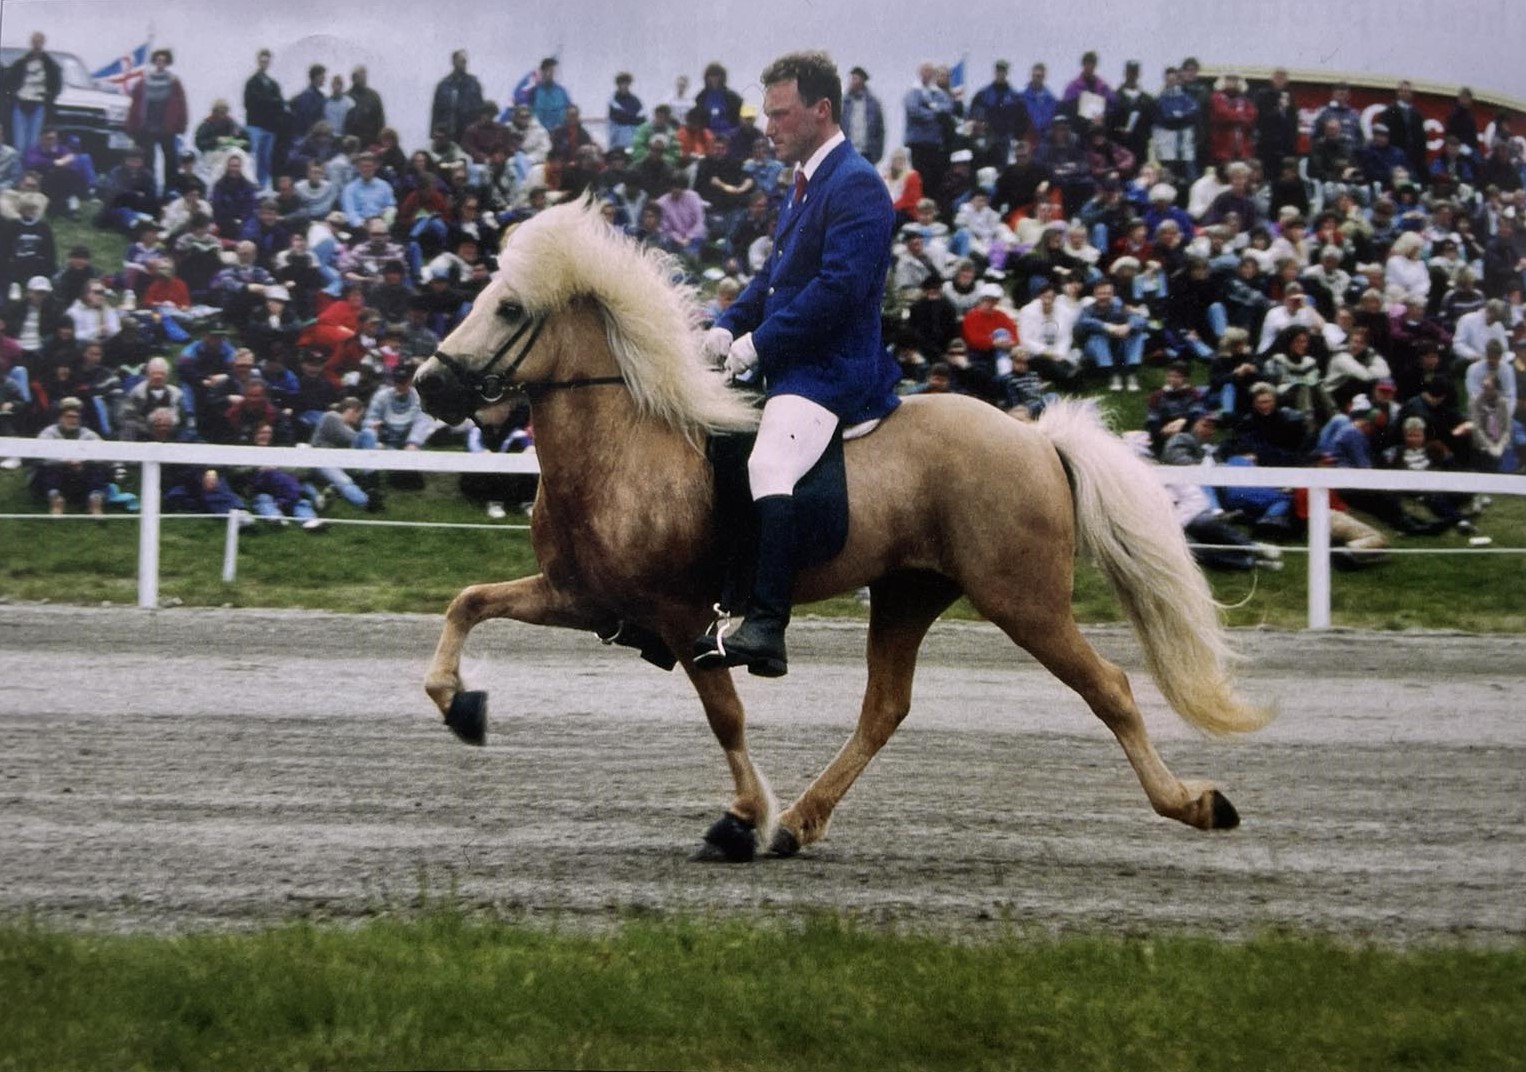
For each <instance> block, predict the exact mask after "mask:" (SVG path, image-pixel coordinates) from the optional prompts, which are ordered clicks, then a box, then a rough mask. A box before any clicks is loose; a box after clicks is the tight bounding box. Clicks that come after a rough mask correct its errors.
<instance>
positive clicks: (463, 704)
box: [424, 573, 607, 744]
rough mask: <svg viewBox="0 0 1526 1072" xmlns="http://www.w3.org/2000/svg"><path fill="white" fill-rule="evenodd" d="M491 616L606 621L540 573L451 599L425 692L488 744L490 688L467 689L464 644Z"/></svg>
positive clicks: (476, 740) (458, 727) (454, 724)
mask: <svg viewBox="0 0 1526 1072" xmlns="http://www.w3.org/2000/svg"><path fill="white" fill-rule="evenodd" d="M489 618H512V619H514V620H515V621H520V622H527V623H529V624H530V625H554V626H562V627H564V628H567V629H594V628H596V627H598V626H599V625H601V624H604V621H605V619H606V618H607V615H604V614H601V613H600V612H599V611H598V609H597V608H594V607H592V606H589V605H588V604H587V603H586V602H585V601H583V600H581V599H580V598H578V597H577V596H575V595H573V594H571V593H568V592H564V591H562V590H560V589H557V588H555V587H553V586H552V584H551V583H550V582H549V581H547V580H546V577H545V574H540V573H537V574H536V575H535V576H533V577H523V578H520V579H519V580H517V581H505V582H503V583H501V584H475V585H472V587H470V588H467V589H464V590H463V591H462V592H461V594H460V595H458V596H456V598H455V599H453V600H451V603H450V607H449V609H447V610H446V612H445V628H444V629H443V630H441V632H440V642H439V643H438V644H437V645H436V646H435V652H434V660H433V661H432V662H431V663H430V664H429V673H428V674H427V675H425V678H424V691H425V692H427V693H428V694H429V698H430V699H431V700H433V701H434V704H435V706H436V707H438V708H439V709H440V713H441V714H442V715H444V716H445V724H446V725H447V726H449V727H450V728H451V729H452V730H453V731H454V732H455V734H456V735H457V736H458V737H460V738H461V739H462V740H464V741H466V742H467V743H468V744H482V743H483V740H484V734H485V731H486V719H487V693H485V692H464V691H462V688H461V649H462V647H463V646H464V645H465V644H466V635H467V634H468V633H470V632H471V631H472V629H473V628H474V627H475V626H476V625H477V624H478V623H479V622H485V621H487V620H488V619H489Z"/></svg>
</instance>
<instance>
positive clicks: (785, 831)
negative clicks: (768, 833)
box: [768, 826, 800, 856]
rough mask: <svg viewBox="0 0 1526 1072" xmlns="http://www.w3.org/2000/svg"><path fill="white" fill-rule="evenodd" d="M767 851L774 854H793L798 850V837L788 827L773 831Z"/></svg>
mask: <svg viewBox="0 0 1526 1072" xmlns="http://www.w3.org/2000/svg"><path fill="white" fill-rule="evenodd" d="M768 851H769V852H770V853H772V854H773V855H774V856H794V855H796V854H797V853H799V852H800V839H799V838H797V837H796V836H795V835H794V834H793V833H792V832H791V831H790V829H789V828H788V827H784V826H781V827H779V828H778V829H777V830H775V831H774V839H773V840H772V841H770V842H769V843H768Z"/></svg>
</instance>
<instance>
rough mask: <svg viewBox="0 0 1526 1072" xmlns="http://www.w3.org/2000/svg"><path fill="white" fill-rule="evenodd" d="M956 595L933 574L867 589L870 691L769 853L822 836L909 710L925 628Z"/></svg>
mask: <svg viewBox="0 0 1526 1072" xmlns="http://www.w3.org/2000/svg"><path fill="white" fill-rule="evenodd" d="M958 595H959V590H958V588H957V587H955V585H954V584H953V582H951V581H949V580H948V579H947V578H944V577H940V576H937V575H935V574H924V573H907V574H892V575H891V576H889V577H886V578H883V579H882V580H880V581H878V582H876V583H875V584H874V585H873V586H872V587H871V590H870V600H869V652H868V657H869V687H868V689H867V690H866V691H865V693H864V703H863V707H862V708H861V709H860V711H859V716H858V726H857V727H855V729H854V730H853V736H852V737H850V738H848V741H847V743H846V744H844V745H843V746H842V748H841V749H840V750H839V751H838V753H837V755H836V756H835V757H834V758H833V760H832V762H831V763H830V764H829V765H828V766H827V768H826V769H825V770H823V771H822V772H821V773H820V774H818V775H817V776H816V779H815V781H813V782H812V783H811V784H810V786H809V787H808V788H807V789H806V791H805V792H804V793H802V794H800V798H799V799H798V800H796V801H795V802H794V803H793V804H791V805H790V806H789V808H788V809H787V810H786V811H785V812H784V814H782V815H781V816H779V828H778V831H777V832H776V833H775V834H774V838H773V842H772V844H771V845H770V848H771V849H772V851H773V852H774V853H776V854H777V855H780V856H793V855H794V854H795V853H797V852H799V851H800V849H801V848H802V847H804V846H806V845H809V844H811V843H812V842H813V841H819V840H821V838H822V837H823V836H825V834H826V832H827V825H828V823H830V822H831V819H832V812H833V810H834V809H835V808H836V807H837V805H838V803H839V802H840V801H841V800H842V798H843V796H844V795H846V794H847V792H848V790H849V789H850V788H851V787H852V785H853V783H854V781H856V780H857V778H858V776H859V775H860V774H862V773H863V771H864V768H865V767H867V766H868V765H869V761H870V760H872V759H873V758H874V757H875V755H876V753H878V752H879V750H880V749H881V748H883V747H884V746H885V742H887V741H888V740H890V736H891V734H893V733H895V731H896V728H897V727H898V726H900V724H901V721H902V720H903V719H904V718H905V717H906V715H907V713H908V712H909V711H910V710H911V680H912V675H913V674H914V673H915V672H916V668H917V650H918V649H919V648H920V647H921V646H922V639H923V638H924V637H925V636H926V635H927V630H928V628H929V627H930V626H931V625H932V623H933V622H934V621H935V620H937V617H938V615H939V614H941V613H943V611H944V610H945V609H947V608H948V605H949V604H950V603H952V602H953V601H954V599H955V598H957V597H958Z"/></svg>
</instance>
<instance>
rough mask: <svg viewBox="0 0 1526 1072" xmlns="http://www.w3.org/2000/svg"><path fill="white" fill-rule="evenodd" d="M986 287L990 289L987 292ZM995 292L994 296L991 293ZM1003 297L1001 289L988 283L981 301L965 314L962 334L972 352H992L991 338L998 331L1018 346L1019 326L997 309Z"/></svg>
mask: <svg viewBox="0 0 1526 1072" xmlns="http://www.w3.org/2000/svg"><path fill="white" fill-rule="evenodd" d="M986 287H990V288H991V289H990V290H987V289H986ZM993 290H994V291H995V293H994V294H993V293H992V292H991V291H993ZM1000 295H1001V288H1000V287H999V286H997V285H996V284H992V283H988V284H985V285H984V286H982V287H981V291H980V301H978V302H976V303H975V308H973V309H971V310H970V311H969V312H967V313H965V314H964V324H963V326H962V328H961V333H962V334H963V335H964V342H965V345H966V346H968V347H969V348H970V349H971V350H986V351H989V350H992V349H994V347H993V346H992V345H991V336H992V335H994V334H995V333H996V332H997V331H998V330H1000V331H1005V332H1006V333H1007V334H1008V335H1010V336H1011V337H1012V344H1013V345H1014V346H1015V345H1017V341H1018V340H1017V324H1016V323H1015V322H1014V321H1013V320H1012V318H1011V317H1010V316H1008V315H1007V314H1006V313H1004V312H1002V311H1001V309H999V308H997V305H996V301H997V299H998V298H999V297H1000Z"/></svg>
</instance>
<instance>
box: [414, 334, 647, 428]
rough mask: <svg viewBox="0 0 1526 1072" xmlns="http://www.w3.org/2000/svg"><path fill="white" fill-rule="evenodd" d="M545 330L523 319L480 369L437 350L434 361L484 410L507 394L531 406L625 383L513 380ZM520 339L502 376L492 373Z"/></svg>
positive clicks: (611, 379)
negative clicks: (569, 391) (554, 396)
mask: <svg viewBox="0 0 1526 1072" xmlns="http://www.w3.org/2000/svg"><path fill="white" fill-rule="evenodd" d="M545 326H546V320H545V317H528V316H527V317H525V320H524V323H522V324H520V325H519V327H518V328H516V329H515V331H514V334H512V335H510V336H509V337H508V338H507V339H505V340H504V343H503V345H502V346H500V347H498V349H497V351H496V352H495V353H494V354H493V356H492V358H490V359H489V360H488V363H487V364H486V365H484V366H482V367H481V368H480V369H473V368H467V367H466V365H465V363H464V362H462V360H461V359H460V358H459V357H453V356H452V355H450V354H447V353H446V352H445V351H444V350H436V351H435V352H434V357H435V360H436V361H438V362H439V363H440V364H442V365H444V366H445V367H446V368H447V369H449V370H450V373H451V375H452V376H454V377H455V378H456V380H457V382H459V383H460V384H461V386H462V387H463V388H465V389H466V390H467V391H470V392H471V393H472V394H473V395H475V396H476V399H477V401H478V402H479V403H481V404H482V405H484V406H491V405H495V404H496V403H498V402H502V401H503V399H504V396H506V395H508V394H509V393H510V392H518V393H520V394H523V395H524V396H525V397H526V398H528V399H530V401H532V402H533V401H535V399H537V398H539V397H540V396H541V395H544V394H548V393H550V392H551V391H559V390H563V389H565V388H569V387H598V386H604V385H612V384H623V383H625V377H624V376H582V377H579V378H577V379H571V380H515V379H514V378H513V376H514V373H515V372H516V371H517V370H518V369H519V366H520V365H522V364H523V363H524V360H525V358H527V357H529V356H530V351H531V350H533V349H535V343H536V341H537V340H538V339H539V338H540V333H541V329H542V328H543V327H545ZM525 332H529V333H530V335H529V338H527V339H526V338H524V337H525ZM520 339H524V345H523V346H520V347H519V352H518V353H517V354H515V355H514V359H513V360H512V361H510V362H509V364H508V367H507V368H505V369H504V370H503V371H502V372H494V371H493V369H494V368H496V367H497V366H498V364H499V362H501V361H502V360H503V359H504V358H505V357H508V356H509V353H510V351H512V350H513V349H514V347H515V345H516V344H517V343H519V341H520Z"/></svg>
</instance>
